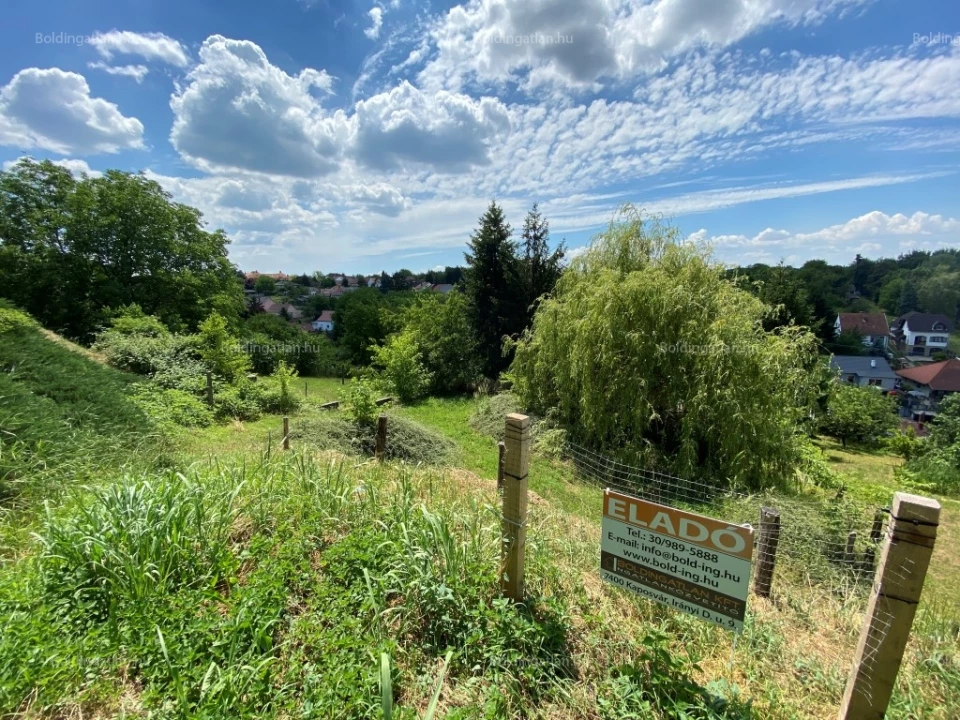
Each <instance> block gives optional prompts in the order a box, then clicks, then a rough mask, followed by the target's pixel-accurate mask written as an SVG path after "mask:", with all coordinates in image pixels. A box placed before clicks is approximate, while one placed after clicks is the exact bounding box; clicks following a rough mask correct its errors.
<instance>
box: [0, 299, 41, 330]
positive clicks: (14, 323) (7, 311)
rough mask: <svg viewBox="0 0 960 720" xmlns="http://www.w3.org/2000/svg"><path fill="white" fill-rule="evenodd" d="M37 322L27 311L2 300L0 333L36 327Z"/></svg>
mask: <svg viewBox="0 0 960 720" xmlns="http://www.w3.org/2000/svg"><path fill="white" fill-rule="evenodd" d="M36 325H37V323H36V321H34V319H33V318H31V317H30V316H29V315H27V314H26V313H25V312H21V311H20V310H17V309H16V308H14V307H13V306H12V305H9V304H8V303H6V302H4V301H2V300H0V335H2V334H4V333H12V332H14V331H16V330H24V329H27V328H33V327H36Z"/></svg>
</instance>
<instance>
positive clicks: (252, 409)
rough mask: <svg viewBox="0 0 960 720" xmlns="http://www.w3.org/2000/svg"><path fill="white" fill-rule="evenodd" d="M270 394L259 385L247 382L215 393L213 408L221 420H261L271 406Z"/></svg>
mask: <svg viewBox="0 0 960 720" xmlns="http://www.w3.org/2000/svg"><path fill="white" fill-rule="evenodd" d="M267 395H268V392H267V391H266V390H264V389H263V387H262V386H260V385H259V383H251V382H245V383H241V384H240V385H239V386H232V385H230V386H227V387H225V388H223V389H222V390H220V391H219V392H216V393H214V397H213V407H214V411H215V412H216V416H217V419H219V420H242V421H244V422H252V421H254V420H259V419H260V416H261V415H262V414H263V410H264V407H266V406H267V405H268V404H269V401H268V399H267Z"/></svg>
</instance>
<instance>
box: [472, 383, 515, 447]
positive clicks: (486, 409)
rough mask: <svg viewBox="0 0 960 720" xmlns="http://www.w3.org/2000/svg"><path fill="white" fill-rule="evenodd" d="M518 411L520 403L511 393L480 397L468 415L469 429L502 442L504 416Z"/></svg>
mask: <svg viewBox="0 0 960 720" xmlns="http://www.w3.org/2000/svg"><path fill="white" fill-rule="evenodd" d="M520 410H521V407H520V402H519V400H517V398H516V396H515V395H513V394H512V393H509V392H502V393H498V394H496V395H482V396H481V397H480V398H478V399H477V404H476V407H475V408H474V410H473V413H471V415H470V427H472V428H473V429H474V430H476V431H477V432H478V433H482V434H483V435H487V436H488V437H492V438H494V439H495V440H497V441H500V440H503V436H504V432H505V431H506V422H505V418H506V416H507V415H509V414H510V413H515V412H520Z"/></svg>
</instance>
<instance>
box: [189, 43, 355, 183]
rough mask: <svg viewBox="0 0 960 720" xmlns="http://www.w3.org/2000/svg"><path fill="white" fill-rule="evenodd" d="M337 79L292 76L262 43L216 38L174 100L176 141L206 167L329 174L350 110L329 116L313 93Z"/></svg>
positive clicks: (315, 73)
mask: <svg viewBox="0 0 960 720" xmlns="http://www.w3.org/2000/svg"><path fill="white" fill-rule="evenodd" d="M332 83H333V79H332V78H331V77H330V76H329V75H328V74H327V73H325V72H318V71H316V70H312V69H307V70H304V71H302V72H301V73H299V74H298V75H288V74H287V73H286V72H284V71H283V70H281V69H280V68H278V67H276V66H274V65H271V64H270V62H269V61H268V60H267V56H266V55H265V54H264V52H263V50H261V49H260V48H259V46H257V45H256V44H254V43H252V42H249V41H246V40H230V39H227V38H225V37H222V36H220V35H213V36H211V37H209V38H207V40H206V41H205V42H204V43H203V46H202V47H201V48H200V63H199V64H198V65H197V66H196V67H194V68H193V69H192V70H191V71H190V73H189V74H188V75H187V83H186V85H185V86H184V87H182V88H181V89H180V90H178V92H176V93H175V94H174V95H173V97H172V98H171V100H170V106H171V108H172V109H173V114H174V123H173V129H172V131H171V133H170V142H171V144H172V145H173V146H174V147H175V148H176V149H177V150H178V151H179V152H180V153H181V155H183V156H184V157H185V158H186V159H187V160H189V161H190V162H192V163H193V164H195V165H197V166H198V167H201V168H204V169H217V168H241V169H247V170H253V171H257V172H263V173H270V174H276V175H292V176H301V177H313V176H318V175H324V174H326V173H329V172H332V171H333V170H334V169H335V168H336V167H337V163H338V161H339V155H340V153H341V148H342V146H343V143H344V142H345V140H346V136H347V132H348V128H347V123H346V118H345V117H344V115H343V113H341V112H337V113H332V114H331V113H326V112H325V111H324V110H323V108H322V107H321V105H320V103H319V102H318V101H317V100H316V98H315V97H314V96H313V94H312V91H314V90H319V91H321V92H329V90H330V88H331V86H332Z"/></svg>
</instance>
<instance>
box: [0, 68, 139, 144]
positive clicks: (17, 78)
mask: <svg viewBox="0 0 960 720" xmlns="http://www.w3.org/2000/svg"><path fill="white" fill-rule="evenodd" d="M0 145H13V146H17V147H21V148H23V149H29V148H41V149H44V150H51V151H53V152H58V153H70V154H77V155H89V154H93V153H114V152H117V151H119V150H123V149H128V148H142V147H143V124H142V123H141V122H140V121H139V120H137V119H136V118H133V117H125V116H124V115H123V114H122V113H121V112H120V110H119V108H118V107H117V106H116V105H114V104H113V103H111V102H107V101H106V100H103V99H101V98H93V97H90V86H89V85H87V81H86V78H84V77H83V75H78V74H77V73H72V72H65V71H63V70H60V69H59V68H50V69H47V70H41V69H39V68H27V69H25V70H21V71H20V72H18V73H17V74H16V75H14V76H13V79H12V80H11V81H10V82H9V83H8V84H7V85H6V86H5V87H3V88H2V89H0Z"/></svg>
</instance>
